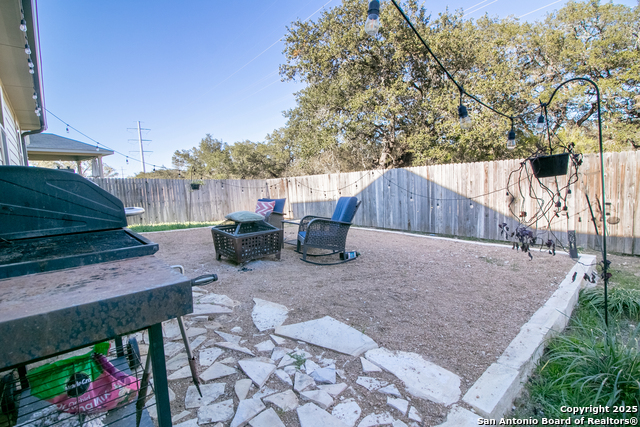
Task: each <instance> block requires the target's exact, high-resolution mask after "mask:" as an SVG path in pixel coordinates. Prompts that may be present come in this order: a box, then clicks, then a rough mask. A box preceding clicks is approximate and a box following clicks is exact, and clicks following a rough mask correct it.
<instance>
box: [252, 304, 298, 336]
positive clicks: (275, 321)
mask: <svg viewBox="0 0 640 427" xmlns="http://www.w3.org/2000/svg"><path fill="white" fill-rule="evenodd" d="M253 302H254V303H255V305H254V307H253V312H252V313H251V318H252V319H253V324H254V325H256V328H258V330H259V331H260V332H264V331H267V330H269V329H274V328H276V327H278V326H280V325H282V324H283V323H284V321H285V320H287V313H288V312H289V309H288V308H287V307H285V306H284V305H282V304H276V303H274V302H270V301H265V300H263V299H260V298H254V299H253Z"/></svg>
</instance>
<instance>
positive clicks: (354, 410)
mask: <svg viewBox="0 0 640 427" xmlns="http://www.w3.org/2000/svg"><path fill="white" fill-rule="evenodd" d="M360 414H362V409H361V408H360V405H358V404H357V403H356V401H355V400H353V399H348V400H345V401H344V402H342V403H339V404H337V405H336V406H335V407H334V408H333V410H332V411H331V415H333V416H334V417H336V418H338V419H339V420H341V421H342V422H344V423H345V424H346V425H348V426H349V427H353V426H354V425H356V421H358V418H360Z"/></svg>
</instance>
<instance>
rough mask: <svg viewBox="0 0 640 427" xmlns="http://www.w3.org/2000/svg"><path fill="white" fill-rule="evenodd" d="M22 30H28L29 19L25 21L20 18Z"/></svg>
mask: <svg viewBox="0 0 640 427" xmlns="http://www.w3.org/2000/svg"><path fill="white" fill-rule="evenodd" d="M20 31H22V32H23V33H26V32H27V21H25V20H24V19H21V20H20Z"/></svg>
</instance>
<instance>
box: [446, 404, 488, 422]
mask: <svg viewBox="0 0 640 427" xmlns="http://www.w3.org/2000/svg"><path fill="white" fill-rule="evenodd" d="M480 418H482V417H479V416H478V415H477V414H474V413H473V412H471V411H469V410H468V409H465V408H461V407H459V406H457V405H453V406H452V407H451V411H450V412H449V415H447V420H446V421H445V422H444V423H442V424H439V425H438V426H437V427H472V426H477V425H478V420H479V419H480Z"/></svg>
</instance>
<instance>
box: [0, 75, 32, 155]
mask: <svg viewBox="0 0 640 427" xmlns="http://www.w3.org/2000/svg"><path fill="white" fill-rule="evenodd" d="M0 104H1V105H0V108H1V109H2V114H1V115H0V130H1V133H2V135H1V139H0V164H2V165H26V164H27V161H26V158H25V155H24V152H23V150H22V143H21V139H20V126H19V124H18V123H17V121H16V117H15V114H14V113H13V111H12V109H11V106H10V104H9V102H8V100H7V98H6V97H5V94H4V87H3V86H2V82H0Z"/></svg>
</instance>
